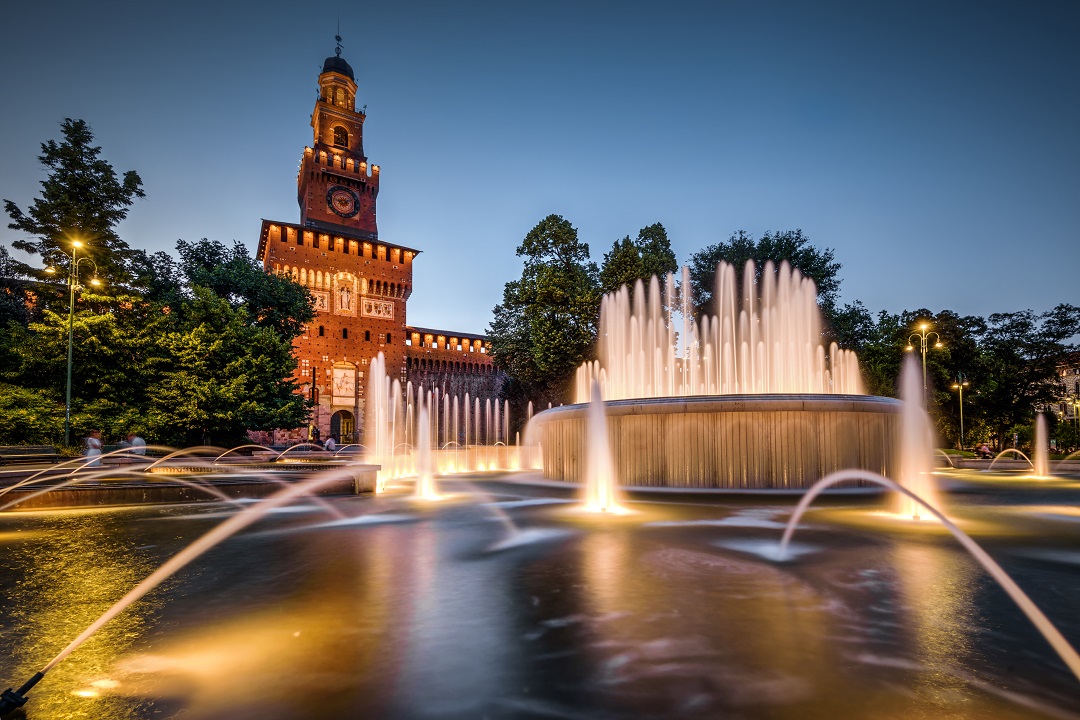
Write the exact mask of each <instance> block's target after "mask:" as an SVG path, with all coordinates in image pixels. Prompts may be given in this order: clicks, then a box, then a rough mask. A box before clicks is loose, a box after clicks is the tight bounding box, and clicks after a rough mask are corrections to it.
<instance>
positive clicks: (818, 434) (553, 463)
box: [533, 395, 902, 489]
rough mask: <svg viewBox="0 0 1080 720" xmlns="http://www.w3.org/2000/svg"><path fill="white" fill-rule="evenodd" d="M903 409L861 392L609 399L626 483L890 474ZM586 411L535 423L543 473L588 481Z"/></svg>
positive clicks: (742, 482) (613, 439)
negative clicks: (865, 472) (839, 472)
mask: <svg viewBox="0 0 1080 720" xmlns="http://www.w3.org/2000/svg"><path fill="white" fill-rule="evenodd" d="M901 407H902V404H901V402H900V401H899V400H893V399H891V398H880V397H872V396H856V395H724V396H717V395H712V396H698V397H685V398H684V397H678V398H647V399H640V400H618V401H614V402H608V403H605V409H606V411H607V418H608V430H609V434H610V438H609V440H610V445H611V451H612V457H613V458H614V460H615V464H616V472H617V473H618V476H619V483H620V484H622V485H627V486H630V485H635V486H644V487H682V488H729V489H801V488H807V487H809V486H810V485H812V484H813V483H814V482H816V481H817V480H819V479H820V478H822V477H824V476H825V475H828V474H829V473H831V472H833V471H835V470H841V469H845V468H859V469H863V470H870V471H872V472H876V473H881V474H883V475H889V474H890V473H891V471H892V469H893V467H894V466H895V460H894V457H893V455H894V452H895V450H894V446H895V440H896V438H897V437H898V429H899V413H900V409H901ZM587 409H588V406H587V405H584V404H580V405H567V406H563V407H560V408H553V409H551V410H546V411H544V412H542V413H540V414H539V415H537V416H536V417H535V418H533V423H534V424H535V425H534V429H535V432H536V433H537V436H538V439H539V442H540V446H541V455H542V458H543V467H544V476H545V477H547V478H549V479H552V480H559V481H575V482H580V481H582V480H583V478H582V473H583V472H584V469H585V467H586V453H587V448H586V438H585V426H586V414H587ZM856 484H857V483H852V485H856Z"/></svg>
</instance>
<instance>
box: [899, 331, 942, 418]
mask: <svg viewBox="0 0 1080 720" xmlns="http://www.w3.org/2000/svg"><path fill="white" fill-rule="evenodd" d="M931 335H933V336H934V337H935V338H937V340H936V341H934V347H935V348H942V347H944V345H942V344H941V336H940V335H938V334H937V333H936V332H934V331H933V330H931V329H930V324H929V323H921V324H920V325H919V331H918V332H914V333H912V334H911V335H910V336H909V337H908V340H907V341H908V344H907V347H906V348H904V350H906V351H908V352H911V351H912V350H914V349H915V345H914V344H913V343H914V341H915V338H919V346H920V349H921V351H922V389H923V396H924V399H925V395H926V348H927V345H928V342H927V341H928V340H929V339H930V336H931Z"/></svg>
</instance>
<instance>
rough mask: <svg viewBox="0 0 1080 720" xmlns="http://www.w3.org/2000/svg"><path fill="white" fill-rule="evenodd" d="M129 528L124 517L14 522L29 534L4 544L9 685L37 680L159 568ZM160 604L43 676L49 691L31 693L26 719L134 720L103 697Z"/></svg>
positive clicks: (128, 706) (63, 516) (37, 517)
mask: <svg viewBox="0 0 1080 720" xmlns="http://www.w3.org/2000/svg"><path fill="white" fill-rule="evenodd" d="M8 517H10V516H8ZM8 517H5V519H4V522H5V523H7V522H10V520H8ZM130 519H131V518H130V517H129V513H127V512H125V511H116V510H113V511H108V512H87V511H72V512H52V513H34V514H32V515H29V516H27V515H23V516H22V517H20V518H19V520H17V521H15V523H13V524H25V525H29V526H30V527H31V528H32V531H31V532H27V533H13V534H9V535H7V536H6V537H5V543H4V554H5V560H6V565H7V568H8V570H7V573H5V581H6V583H5V584H8V585H9V587H8V588H7V598H8V601H7V603H5V605H4V609H3V621H2V623H3V626H4V627H6V628H13V629H15V632H17V634H18V638H19V642H18V643H17V644H16V645H15V646H14V647H13V648H11V653H12V655H11V657H12V659H13V660H14V661H15V662H14V667H13V668H10V672H11V673H12V675H13V676H14V677H19V678H27V677H30V676H31V675H33V674H34V673H35V672H37V671H38V670H40V669H41V667H42V666H44V665H45V663H47V662H48V661H49V660H50V659H51V658H52V656H53V655H55V654H56V653H57V652H58V651H59V650H60V649H61V648H63V647H64V646H65V645H66V644H67V643H68V642H69V641H70V640H71V638H73V637H75V636H76V635H78V634H79V633H80V632H82V630H83V629H84V628H86V626H88V625H89V624H90V623H92V622H93V621H94V620H95V619H97V617H98V616H99V615H101V613H102V612H104V611H105V610H107V609H108V608H109V607H110V606H111V605H112V604H113V603H114V602H116V600H117V599H118V598H120V597H122V596H123V595H124V593H126V592H127V591H128V590H130V589H131V587H132V586H133V585H134V584H135V583H137V582H138V581H139V580H141V579H142V578H143V577H144V576H145V575H147V574H149V573H150V572H152V571H153V570H154V568H155V567H157V565H158V564H159V563H160V560H159V558H158V557H157V554H156V553H155V552H153V551H154V548H144V547H141V545H142V542H143V540H142V538H141V537H140V534H139V529H138V528H137V527H133V526H132V525H131V524H130V523H129V521H130ZM166 592H167V588H166ZM160 602H161V596H160V595H158V596H157V598H152V599H150V600H149V601H148V602H145V603H142V604H141V605H140V606H139V607H137V608H133V609H132V611H130V612H127V613H124V614H123V615H121V616H120V617H119V618H117V620H116V621H115V622H114V623H112V624H111V625H109V626H108V627H106V628H105V629H104V630H102V632H101V633H99V634H98V635H97V636H96V637H94V638H93V639H91V640H90V641H89V642H87V643H86V645H85V646H84V647H82V648H80V650H79V652H78V653H77V654H76V655H74V656H72V658H71V659H70V660H69V661H68V662H67V663H64V664H63V665H61V666H59V667H57V668H56V669H55V670H54V671H53V672H52V673H50V676H49V683H48V685H44V684H43V685H39V686H38V688H39V689H35V691H34V704H33V706H32V707H30V708H28V716H29V717H40V718H54V717H55V718H61V717H97V716H106V717H109V716H115V717H122V716H124V715H125V714H127V713H129V712H133V711H134V709H135V706H136V705H137V703H136V702H134V701H131V700H129V699H125V698H122V697H117V696H115V695H113V694H112V693H110V692H109V691H110V690H111V689H112V688H113V687H115V685H114V682H115V681H113V680H112V679H111V674H112V671H113V666H114V664H115V662H116V661H117V659H119V658H120V657H122V656H123V654H124V653H125V651H127V649H128V648H129V647H131V646H132V644H133V643H134V642H135V641H136V639H137V638H138V637H139V636H140V634H141V633H142V632H143V631H144V630H145V629H146V627H147V625H148V623H150V622H151V621H152V619H153V615H154V610H155V608H156V607H157V606H158V605H160ZM7 670H8V669H7V668H5V671H7Z"/></svg>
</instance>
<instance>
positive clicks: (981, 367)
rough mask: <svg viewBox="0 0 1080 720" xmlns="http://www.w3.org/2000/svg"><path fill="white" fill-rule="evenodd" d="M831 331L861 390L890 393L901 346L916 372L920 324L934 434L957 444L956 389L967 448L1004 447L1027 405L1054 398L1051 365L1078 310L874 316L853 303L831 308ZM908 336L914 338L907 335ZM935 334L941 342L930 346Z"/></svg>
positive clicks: (1077, 321)
mask: <svg viewBox="0 0 1080 720" xmlns="http://www.w3.org/2000/svg"><path fill="white" fill-rule="evenodd" d="M835 318H836V324H835V327H834V332H835V333H836V336H837V338H838V339H840V340H842V341H843V342H844V344H845V346H846V347H849V348H851V349H853V350H855V351H856V352H857V353H858V355H859V365H860V367H861V368H862V372H863V379H864V382H865V385H866V392H868V393H869V394H872V395H882V396H895V395H896V390H897V386H898V378H899V375H900V368H901V363H902V361H903V358H904V356H905V354H906V351H905V348H906V347H907V346H908V343H909V340H911V347H912V350H911V351H908V352H911V353H913V354H914V355H915V357H916V359H917V360H918V362H919V365H920V371H921V363H922V358H921V349H922V347H921V340H920V338H919V336H918V334H917V333H918V331H919V328H920V326H921V325H922V324H923V323H926V324H927V332H933V333H937V335H930V336H929V337H928V342H927V353H926V375H927V386H928V390H927V408H928V410H929V411H930V413H931V415H932V416H933V417H934V419H935V421H936V423H937V430H938V434H939V435H940V436H941V438H942V439H943V440H944V441H945V442H946V444H948V445H959V443H960V436H959V435H960V433H959V430H960V394H959V390H958V388H955V387H953V386H954V385H957V384H959V381H958V379H960V378H961V377H962V379H963V380H966V381H967V382H968V385H967V386H966V387H965V388H964V409H963V413H964V438H965V441H966V442H965V444H966V445H967V446H968V447H970V446H972V445H974V444H975V443H977V442H982V441H988V442H990V443H991V444H993V445H995V446H997V447H1004V446H1007V445H1011V443H1012V436H1013V434H1014V433H1018V434H1020V435H1021V436H1023V437H1027V434H1029V433H1030V428H1031V426H1032V424H1033V422H1034V415H1035V410H1036V408H1038V407H1043V406H1046V405H1049V404H1050V403H1052V402H1053V400H1055V399H1056V398H1058V397H1060V396H1061V385H1060V381H1059V378H1058V374H1057V368H1058V366H1059V364H1060V363H1062V362H1063V361H1064V360H1065V358H1066V357H1067V355H1068V353H1069V352H1070V351H1072V350H1073V348H1074V346H1072V345H1070V344H1069V340H1070V339H1071V338H1073V337H1075V336H1076V335H1077V333H1080V308H1076V307H1074V306H1071V305H1059V306H1057V307H1056V308H1054V309H1053V310H1051V311H1049V312H1045V313H1042V314H1036V313H1033V312H1031V311H1022V312H1015V313H998V314H995V315H991V316H990V317H989V318H987V319H983V318H980V317H974V316H961V315H958V314H957V313H954V312H952V311H949V310H944V311H942V312H939V313H932V312H930V311H929V310H926V309H921V310H915V311H904V312H902V313H899V314H891V313H887V312H881V313H880V314H879V315H878V317H877V318H876V320H875V319H874V318H872V317H871V316H870V313H869V312H867V311H866V309H865V308H864V307H863V306H862V305H861V304H860V303H854V304H851V305H846V306H844V307H843V308H841V309H840V310H838V311H837V313H836V315H835ZM913 335H914V337H912V336H913ZM938 339H940V341H941V344H942V347H940V348H939V347H936V346H935V345H936V342H937V340H938Z"/></svg>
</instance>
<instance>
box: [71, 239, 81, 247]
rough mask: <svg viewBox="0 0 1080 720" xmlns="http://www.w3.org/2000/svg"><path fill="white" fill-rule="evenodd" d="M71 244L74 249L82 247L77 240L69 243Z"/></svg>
mask: <svg viewBox="0 0 1080 720" xmlns="http://www.w3.org/2000/svg"><path fill="white" fill-rule="evenodd" d="M71 244H72V246H74V247H82V243H81V242H79V241H78V240H76V241H74V242H73V243H71Z"/></svg>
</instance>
